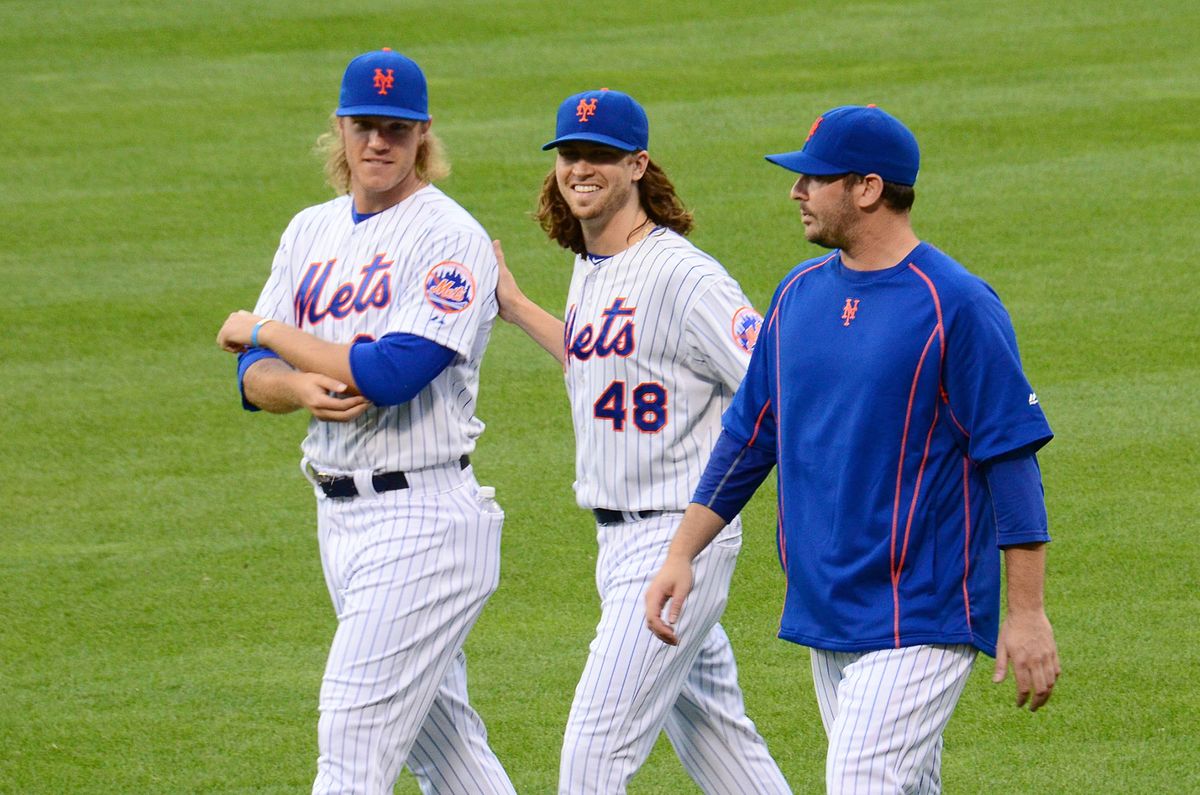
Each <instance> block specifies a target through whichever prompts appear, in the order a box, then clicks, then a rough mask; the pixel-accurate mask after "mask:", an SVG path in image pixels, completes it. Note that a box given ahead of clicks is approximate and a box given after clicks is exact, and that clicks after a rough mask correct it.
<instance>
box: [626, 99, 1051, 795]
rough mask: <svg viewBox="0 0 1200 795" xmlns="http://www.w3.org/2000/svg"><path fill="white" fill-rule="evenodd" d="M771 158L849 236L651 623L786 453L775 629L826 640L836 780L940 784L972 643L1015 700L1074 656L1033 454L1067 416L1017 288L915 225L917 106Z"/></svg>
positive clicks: (838, 238) (1041, 693) (752, 388)
mask: <svg viewBox="0 0 1200 795" xmlns="http://www.w3.org/2000/svg"><path fill="white" fill-rule="evenodd" d="M767 159H768V160H769V161H771V162H773V163H775V164H777V165H780V166H782V167H784V168H786V169H789V170H791V171H794V172H796V173H798V174H799V178H798V179H797V180H796V183H795V185H794V186H793V187H792V192H791V196H792V198H793V199H794V200H795V201H797V202H799V205H800V212H801V218H802V220H803V223H804V230H805V237H806V238H807V239H808V240H809V241H810V242H813V243H816V244H818V245H821V246H824V247H826V248H830V249H833V251H832V252H831V253H828V254H826V255H824V256H821V257H818V258H816V259H812V260H809V261H807V262H803V263H801V264H800V265H798V266H796V268H794V269H793V270H792V271H791V272H790V273H789V274H788V275H787V276H786V277H785V278H784V279H783V281H782V282H781V283H780V285H779V288H778V289H777V290H776V292H775V296H774V298H773V299H772V301H771V305H770V308H769V309H768V311H767V314H766V321H765V324H764V326H763V330H762V333H761V334H760V335H759V339H758V345H757V347H756V348H755V350H754V354H753V357H752V358H751V362H750V368H749V370H748V372H747V374H746V379H745V381H744V382H743V383H742V386H741V387H740V389H739V390H738V392H737V394H736V396H735V398H734V401H733V404H732V405H731V407H730V408H729V410H728V411H727V412H726V414H725V417H724V421H723V432H722V435H721V437H720V438H719V440H718V442H717V444H716V447H715V448H714V450H713V453H712V456H711V458H710V459H709V463H708V465H707V468H706V470H705V473H704V476H703V477H702V479H701V481H700V485H699V486H698V487H697V490H696V493H695V494H694V495H693V498H692V499H693V501H692V504H691V505H690V506H689V507H688V509H687V512H686V513H685V516H684V518H683V521H682V522H681V524H680V526H679V528H678V530H677V532H676V534H675V537H674V539H673V541H672V544H671V547H670V551H669V552H668V556H667V560H666V562H665V563H664V564H663V567H662V569H661V570H660V572H659V574H658V575H657V577H656V578H655V580H654V581H653V582H652V583H651V585H650V587H649V589H648V590H647V593H646V615H647V623H648V625H649V627H650V629H651V630H652V631H653V632H654V633H655V634H656V635H658V636H659V637H660V638H661V639H662V640H664V641H665V642H667V643H671V644H674V643H677V642H678V641H679V639H678V637H677V636H676V633H675V627H676V625H677V622H678V620H679V616H680V612H681V610H683V608H684V603H685V600H686V599H687V596H688V593H689V591H690V589H691V583H692V571H691V568H692V567H691V561H692V559H693V558H694V557H695V556H696V555H697V554H698V553H699V552H700V550H702V549H704V547H705V546H707V544H708V543H709V542H710V540H711V539H713V538H714V537H715V536H716V535H717V533H718V532H719V531H720V529H721V528H722V527H723V526H724V525H725V523H726V522H727V521H728V520H729V519H730V518H732V517H733V516H735V515H736V514H737V513H738V511H739V510H741V508H742V507H743V506H744V505H745V503H746V502H747V501H748V500H749V498H750V496H751V495H752V494H753V493H754V491H755V490H756V489H757V488H758V486H759V485H760V484H761V483H762V481H763V480H764V479H765V478H766V476H767V475H768V474H769V473H770V471H771V468H772V467H774V466H777V467H778V478H779V505H778V510H779V532H778V544H779V557H780V562H781V564H782V566H783V569H784V572H785V574H786V576H787V592H786V596H785V598H784V609H783V616H782V619H781V624H780V631H779V636H780V637H781V638H783V639H785V640H790V641H793V642H795V643H800V644H803V645H805V646H809V647H811V649H812V667H813V678H814V683H815V685H816V690H817V700H818V703H819V706H820V711H821V718H822V721H823V722H824V725H825V730H826V733H827V735H828V738H829V752H828V756H827V760H826V771H825V772H826V782H827V789H828V792H830V793H842V792H853V793H883V792H889V793H890V792H901V791H903V792H938V791H940V789H941V780H940V772H939V771H940V762H941V744H942V741H941V738H942V732H943V730H944V729H945V726H946V723H947V722H948V720H949V718H950V714H951V713H952V712H953V709H954V706H955V704H956V703H957V701H958V698H959V696H960V695H961V693H962V690H963V687H964V686H965V684H966V680H967V677H968V674H969V673H970V670H971V666H972V664H973V663H974V660H975V656H976V654H977V652H978V651H980V650H982V651H983V652H984V653H986V654H989V655H994V656H995V658H996V667H995V674H994V677H993V681H996V682H999V681H1002V680H1003V679H1004V677H1005V675H1006V671H1007V668H1008V665H1009V664H1011V665H1012V667H1013V670H1014V674H1015V678H1016V683H1017V698H1016V703H1017V706H1018V707H1020V706H1023V705H1024V704H1026V703H1028V704H1029V707H1030V709H1032V710H1036V709H1038V708H1039V707H1041V706H1042V705H1043V704H1045V703H1046V701H1047V700H1048V699H1049V698H1050V694H1051V691H1052V689H1053V686H1054V683H1055V681H1056V680H1057V678H1058V675H1059V673H1060V668H1059V663H1058V652H1057V649H1056V646H1055V642H1054V634H1053V631H1052V629H1051V627H1050V622H1049V621H1048V619H1047V618H1046V614H1045V612H1044V609H1043V606H1042V585H1043V574H1044V567H1045V544H1046V542H1047V541H1049V535H1048V533H1047V521H1046V510H1045V502H1044V499H1043V494H1042V486H1041V474H1040V471H1039V469H1038V464H1037V459H1036V457H1035V453H1036V451H1037V450H1038V449H1039V448H1040V447H1041V446H1042V445H1044V444H1046V443H1047V442H1048V441H1049V440H1050V438H1051V436H1052V433H1051V431H1050V427H1049V425H1048V424H1047V422H1046V418H1045V416H1044V414H1043V413H1042V410H1041V406H1040V405H1039V404H1038V399H1037V395H1036V394H1035V393H1034V391H1033V389H1032V388H1031V387H1030V385H1029V382H1028V380H1027V379H1026V377H1025V375H1024V373H1023V372H1022V369H1021V362H1020V358H1019V356H1018V353H1017V345H1016V337H1015V335H1014V333H1013V328H1012V323H1011V321H1010V320H1009V317H1008V314H1007V312H1006V311H1005V309H1004V307H1003V306H1002V305H1001V303H1000V300H999V298H997V296H996V294H995V293H994V292H993V291H992V289H991V288H990V287H989V286H988V285H987V284H986V283H984V282H983V281H982V280H981V279H979V278H978V277H976V276H973V275H972V274H971V273H969V272H968V271H967V270H966V269H964V268H963V267H962V266H961V265H959V264H958V263H957V262H955V261H954V260H952V259H951V258H950V257H948V256H947V255H945V254H944V253H942V252H941V251H939V250H937V249H936V248H934V247H933V246H932V245H930V244H928V243H924V242H922V241H921V240H920V239H919V238H918V237H917V236H916V235H915V234H914V232H913V229H912V225H911V220H910V208H911V206H912V203H913V198H914V192H913V185H914V184H915V182H916V177H917V169H918V165H919V152H918V148H917V142H916V139H915V138H914V137H913V135H912V133H911V132H910V131H909V130H908V129H907V128H906V127H905V126H904V125H903V124H901V123H900V122H899V121H898V120H897V119H895V118H894V117H892V116H891V115H889V114H887V113H885V112H884V111H882V110H880V109H878V108H876V107H874V106H867V107H861V106H845V107H839V108H834V109H833V110H830V111H828V112H827V113H825V114H824V115H822V116H821V117H819V118H818V119H817V120H816V122H815V123H814V124H813V125H812V128H811V129H810V131H809V133H808V138H807V140H806V141H805V143H804V146H803V148H802V149H801V150H799V151H796V152H788V153H785V154H779V155H770V156H768V157H767ZM1001 550H1003V558H1004V565H1005V579H1006V595H1007V602H1008V608H1007V612H1006V614H1005V616H1004V620H1003V622H1001V620H1000V581H1001V575H1000V569H1001V564H1000V558H1001V556H1002V555H1001ZM668 601H669V602H670V606H669V608H667V603H668ZM664 609H666V610H665V613H664Z"/></svg>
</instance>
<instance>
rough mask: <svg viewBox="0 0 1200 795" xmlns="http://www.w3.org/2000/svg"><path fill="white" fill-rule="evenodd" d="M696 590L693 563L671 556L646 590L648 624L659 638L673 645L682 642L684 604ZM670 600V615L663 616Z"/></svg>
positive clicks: (668, 612) (668, 613)
mask: <svg viewBox="0 0 1200 795" xmlns="http://www.w3.org/2000/svg"><path fill="white" fill-rule="evenodd" d="M691 590H692V564H691V562H690V561H688V560H686V559H685V558H683V557H679V556H671V555H668V556H667V560H666V562H665V563H663V566H662V568H661V569H659V570H658V574H656V575H654V579H653V580H652V581H651V582H650V587H649V588H647V589H646V626H647V627H649V628H650V631H651V632H653V633H654V634H655V635H656V636H657V637H658V639H659V640H661V641H662V642H663V643H666V644H668V645H671V646H678V645H679V636H678V635H676V634H675V627H676V626H677V625H678V624H679V615H680V614H681V613H682V612H683V603H684V601H685V600H686V599H687V597H688V594H689V593H690V592H691ZM667 600H670V602H671V606H670V608H669V610H668V611H667V617H666V619H665V620H664V619H663V608H664V607H666V605H667Z"/></svg>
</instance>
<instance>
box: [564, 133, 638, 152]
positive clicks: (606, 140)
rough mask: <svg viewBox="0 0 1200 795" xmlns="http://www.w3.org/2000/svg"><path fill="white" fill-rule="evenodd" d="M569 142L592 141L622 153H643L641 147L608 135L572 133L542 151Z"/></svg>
mask: <svg viewBox="0 0 1200 795" xmlns="http://www.w3.org/2000/svg"><path fill="white" fill-rule="evenodd" d="M569 141H590V142H591V143H594V144H604V145H605V146H611V147H612V148H613V149H620V150H621V151H622V152H640V151H642V150H641V147H638V146H632V145H631V144H629V143H628V142H626V141H621V140H619V139H617V138H612V137H609V136H607V135H597V134H596V133H571V134H570V135H564V136H563V137H561V138H555V139H554V140H553V141H551V142H550V143H548V144H546V145H545V146H543V147H542V150H543V151H545V150H546V149H553V148H555V147H556V146H558V145H559V144H565V143H567V142H569Z"/></svg>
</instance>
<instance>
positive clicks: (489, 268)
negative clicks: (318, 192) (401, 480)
mask: <svg viewBox="0 0 1200 795" xmlns="http://www.w3.org/2000/svg"><path fill="white" fill-rule="evenodd" d="M350 202H351V199H350V197H349V196H342V197H339V198H337V199H334V200H333V201H330V202H326V203H325V204H321V205H317V206H315V207H309V208H308V209H306V210H303V211H301V212H300V213H299V214H298V215H297V216H296V217H295V218H293V219H292V222H291V223H290V224H289V225H288V228H287V229H286V230H285V231H284V233H283V238H282V239H281V240H280V243H279V250H278V252H276V254H275V261H274V264H273V265H272V266H271V276H270V278H269V279H268V280H267V284H266V286H265V287H264V288H263V291H262V295H261V296H260V297H259V299H258V304H257V305H256V306H255V313H256V314H259V315H262V316H263V317H271V318H275V319H276V320H280V321H282V322H284V323H287V324H289V325H292V326H297V327H299V328H300V329H301V330H303V331H307V332H309V333H310V334H314V335H316V336H317V337H320V338H321V339H324V340H328V341H330V342H338V343H350V342H352V341H353V340H355V339H356V338H358V337H361V336H363V335H367V336H370V337H371V338H374V339H379V338H380V337H382V336H383V335H384V334H388V333H392V332H404V333H408V334H415V335H418V336H420V337H424V338H426V339H429V340H432V341H433V342H436V343H438V344H439V345H443V346H445V347H447V348H450V349H452V350H454V351H455V352H456V353H457V355H456V356H455V357H454V360H453V361H452V362H451V363H450V365H449V366H448V367H447V368H446V369H445V370H443V371H442V372H441V373H440V374H439V375H438V376H437V377H436V378H434V379H433V381H432V383H430V384H429V386H427V387H426V388H425V389H423V390H421V392H419V393H418V394H417V396H416V397H414V398H413V399H412V400H411V401H409V402H408V403H405V404H402V405H399V406H372V407H371V408H370V409H368V410H367V412H366V413H365V414H363V415H362V416H360V417H359V418H358V419H356V420H355V421H353V422H348V423H341V422H322V421H319V420H316V419H313V420H312V421H311V422H310V423H309V426H308V436H307V437H306V438H305V440H304V442H303V444H302V445H301V449H302V450H303V451H304V455H305V456H306V457H307V458H308V459H309V460H311V461H312V462H313V463H314V464H315V465H318V466H319V467H321V468H324V469H327V470H330V471H352V470H356V469H375V470H383V471H392V470H401V471H408V470H415V469H421V468H423V467H427V466H433V465H435V464H442V463H446V462H450V461H454V460H456V459H457V458H459V457H460V456H462V455H463V454H465V453H469V452H470V451H472V450H473V449H474V448H475V440H476V439H477V438H478V437H479V435H480V434H481V433H482V432H483V423H482V422H481V421H480V420H479V419H478V418H477V417H475V400H476V396H477V394H478V391H479V365H480V360H481V359H482V357H483V350H484V347H485V346H486V345H487V340H488V335H489V334H490V333H491V329H492V325H493V323H494V322H495V318H496V311H497V305H496V296H495V289H496V279H497V276H498V270H497V267H496V257H495V253H494V252H493V251H492V244H491V239H490V238H489V237H488V235H487V232H485V231H484V229H483V227H482V226H480V225H479V223H478V222H477V221H476V220H475V219H474V218H472V217H471V215H470V214H469V213H468V212H467V211H466V210H464V209H463V208H462V207H461V206H459V205H458V203H456V202H455V201H454V200H453V199H451V198H450V197H448V196H446V194H444V193H442V191H440V190H438V189H437V188H436V187H433V186H428V187H425V188H422V189H421V190H419V191H417V192H416V193H414V194H413V195H412V196H409V197H408V198H407V199H405V200H404V201H402V202H400V203H399V204H397V205H395V206H393V207H390V208H388V209H387V210H384V211H383V212H381V213H379V214H378V215H375V216H373V217H371V218H368V219H367V220H365V221H362V222H360V223H358V224H355V223H354V222H353V219H352V217H351V214H350V210H351V203H350Z"/></svg>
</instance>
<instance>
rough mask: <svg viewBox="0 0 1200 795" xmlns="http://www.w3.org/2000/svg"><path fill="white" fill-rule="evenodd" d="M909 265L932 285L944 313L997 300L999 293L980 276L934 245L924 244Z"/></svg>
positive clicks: (914, 254)
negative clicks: (977, 303) (959, 306)
mask: <svg viewBox="0 0 1200 795" xmlns="http://www.w3.org/2000/svg"><path fill="white" fill-rule="evenodd" d="M910 263H911V265H912V267H914V268H916V269H917V270H919V271H920V272H921V273H922V274H924V275H925V276H926V277H927V278H928V279H929V280H930V282H932V284H933V286H934V289H935V290H937V292H938V295H939V299H940V300H941V301H942V304H943V309H946V308H953V307H955V306H957V305H963V306H970V305H972V304H973V303H975V302H978V301H981V300H982V301H993V300H998V297H997V296H996V291H995V290H994V289H992V286H991V285H990V284H988V283H987V282H986V281H985V280H984V279H983V278H982V277H981V276H978V275H977V274H974V273H972V272H971V271H969V270H968V269H967V268H966V266H964V265H963V264H962V263H960V262H959V261H958V260H956V259H954V258H953V257H951V256H950V255H949V254H947V253H946V252H944V251H942V250H941V249H939V248H938V247H937V246H935V245H933V244H932V243H927V242H922V243H921V244H920V245H919V246H917V248H916V249H914V251H913V253H912V255H911V257H910Z"/></svg>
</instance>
